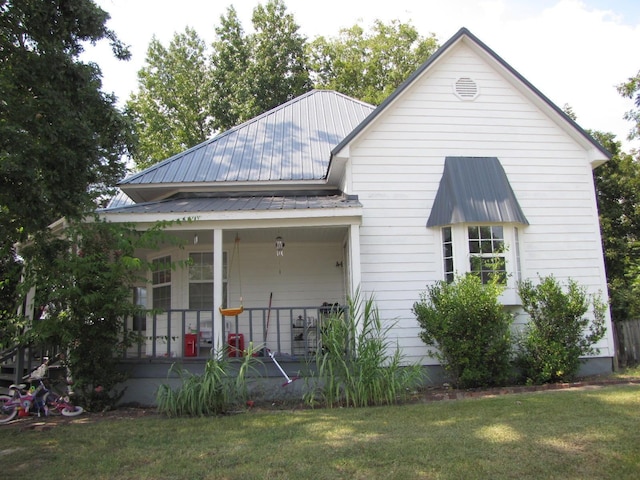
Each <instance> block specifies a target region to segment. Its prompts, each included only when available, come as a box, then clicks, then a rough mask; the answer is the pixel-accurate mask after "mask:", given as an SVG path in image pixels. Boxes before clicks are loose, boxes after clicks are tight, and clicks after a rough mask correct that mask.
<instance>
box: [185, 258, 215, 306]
mask: <svg viewBox="0 0 640 480" xmlns="http://www.w3.org/2000/svg"><path fill="white" fill-rule="evenodd" d="M189 309H190V310H212V309H213V253H211V252H198V253H190V254H189Z"/></svg>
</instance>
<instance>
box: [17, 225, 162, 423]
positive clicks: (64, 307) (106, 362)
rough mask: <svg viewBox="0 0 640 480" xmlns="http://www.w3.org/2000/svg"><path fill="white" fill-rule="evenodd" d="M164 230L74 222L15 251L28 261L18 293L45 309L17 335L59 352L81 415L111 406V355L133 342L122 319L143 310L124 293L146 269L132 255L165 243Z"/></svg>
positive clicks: (114, 368) (116, 378)
mask: <svg viewBox="0 0 640 480" xmlns="http://www.w3.org/2000/svg"><path fill="white" fill-rule="evenodd" d="M90 220H91V219H90ZM167 225H168V224H167V223H166V222H164V223H163V222H158V223H157V224H155V225H154V226H153V227H151V228H149V229H148V230H146V231H136V230H135V228H134V226H132V225H127V224H114V223H109V222H106V221H102V220H100V219H99V218H97V217H94V218H93V219H92V221H85V220H74V221H71V222H70V223H69V224H68V226H67V228H66V229H65V230H64V232H63V233H62V234H61V235H57V236H52V235H51V234H50V233H49V232H42V233H39V234H38V235H37V237H36V238H35V241H34V242H32V243H30V244H29V245H26V246H25V247H24V249H23V252H24V253H25V254H26V255H27V256H28V258H29V259H30V261H29V262H27V263H26V264H25V270H24V277H25V278H24V283H23V288H25V289H31V288H33V289H35V292H36V299H35V301H36V305H40V306H46V307H47V310H46V311H47V314H46V315H44V316H43V318H40V319H36V321H34V323H33V326H32V327H33V328H31V329H30V330H28V331H27V333H26V334H25V336H26V337H27V338H28V339H29V340H30V341H32V342H34V343H36V344H39V345H53V346H57V347H59V348H60V349H61V351H62V352H64V353H65V354H66V355H67V360H68V363H69V366H70V370H71V374H72V376H73V381H74V383H73V390H74V393H75V394H76V396H77V398H78V401H79V402H80V403H81V404H82V405H84V406H85V407H87V408H88V409H89V410H92V411H99V410H102V409H104V408H110V407H113V406H114V405H115V403H116V402H117V400H118V399H119V398H120V396H121V393H122V391H119V390H118V384H119V383H120V382H121V381H123V380H124V379H125V376H124V375H123V372H122V371H121V370H120V369H119V368H118V362H119V358H120V357H121V355H122V352H123V349H124V348H127V347H128V346H129V345H130V344H131V343H132V342H133V341H135V338H133V337H132V335H130V334H129V332H126V334H125V325H126V324H125V322H126V320H127V319H130V318H132V317H134V316H135V315H139V314H145V313H147V312H146V311H145V310H144V309H143V308H142V307H140V306H138V305H136V304H135V303H134V301H133V298H132V295H131V292H132V289H133V287H134V286H135V285H139V284H140V283H141V282H145V281H146V280H145V272H146V271H148V268H149V264H148V263H147V262H145V261H143V260H142V259H141V258H139V257H136V256H135V252H136V251H137V250H139V249H154V248H158V245H159V244H160V243H161V242H166V241H171V239H170V238H169V236H168V235H166V234H165V233H164V229H166V227H167Z"/></svg>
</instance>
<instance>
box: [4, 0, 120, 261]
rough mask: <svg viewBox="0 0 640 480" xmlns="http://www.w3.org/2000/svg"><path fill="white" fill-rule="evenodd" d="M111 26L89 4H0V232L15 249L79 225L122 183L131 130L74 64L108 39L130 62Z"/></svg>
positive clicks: (89, 72)
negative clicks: (41, 233) (54, 227)
mask: <svg viewBox="0 0 640 480" xmlns="http://www.w3.org/2000/svg"><path fill="white" fill-rule="evenodd" d="M108 18H109V16H108V14H107V13H106V12H104V11H103V10H101V9H100V8H98V7H97V6H96V5H95V4H94V3H93V2H92V1H90V0H67V1H65V2H51V1H36V0H34V1H29V2H25V1H16V0H5V1H3V2H1V3H0V62H1V66H0V99H2V100H1V101H0V229H2V231H3V232H5V235H7V236H8V237H10V238H11V239H12V240H13V241H16V240H20V239H24V238H25V236H26V235H28V234H29V233H32V232H35V231H37V230H39V229H42V228H44V227H46V226H47V225H48V224H50V223H51V222H53V221H54V220H56V219H58V218H60V217H63V216H66V217H76V218H77V217H78V216H80V215H81V214H82V213H83V212H84V211H85V210H86V209H87V207H90V206H91V205H92V203H91V202H92V200H94V199H95V198H96V197H97V196H99V195H100V194H102V193H103V191H104V187H105V186H110V185H113V184H114V183H115V181H117V180H119V179H120V178H121V177H122V175H123V173H124V165H123V164H122V162H121V160H120V159H121V156H122V155H123V154H124V153H125V152H126V151H127V148H128V146H129V144H130V142H129V140H130V139H129V137H128V136H127V132H128V124H127V123H126V122H125V119H124V117H123V116H122V115H121V114H120V112H119V111H118V110H117V108H116V105H115V98H114V97H113V96H112V95H107V94H105V93H103V92H101V91H100V88H101V77H100V70H99V68H98V66H97V65H95V64H91V63H83V62H81V61H80V60H79V59H78V56H79V55H80V53H81V52H82V51H83V43H84V42H93V43H95V42H97V41H99V40H101V39H105V38H106V39H109V40H110V41H111V43H112V46H113V50H114V54H115V55H116V56H117V57H118V58H121V59H124V58H128V52H127V51H126V49H125V48H124V47H123V46H122V44H120V43H119V42H118V40H117V38H116V37H115V34H114V33H113V32H112V31H110V30H108V29H107V28H106V27H105V22H106V21H107V19H108ZM5 240H6V238H5ZM5 254H6V251H5Z"/></svg>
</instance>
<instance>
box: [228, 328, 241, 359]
mask: <svg viewBox="0 0 640 480" xmlns="http://www.w3.org/2000/svg"><path fill="white" fill-rule="evenodd" d="M227 345H229V356H230V357H241V356H242V355H243V353H242V352H244V334H242V333H230V334H229V335H228V336H227Z"/></svg>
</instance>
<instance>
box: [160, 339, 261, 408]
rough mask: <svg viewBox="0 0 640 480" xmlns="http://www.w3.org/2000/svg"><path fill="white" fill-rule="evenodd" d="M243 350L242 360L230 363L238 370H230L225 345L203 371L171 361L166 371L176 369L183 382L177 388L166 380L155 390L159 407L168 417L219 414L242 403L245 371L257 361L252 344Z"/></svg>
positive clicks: (245, 392) (250, 368)
mask: <svg viewBox="0 0 640 480" xmlns="http://www.w3.org/2000/svg"><path fill="white" fill-rule="evenodd" d="M244 353H245V354H244V356H243V357H242V362H240V363H238V364H237V365H236V364H235V363H234V364H233V366H234V367H235V366H237V367H238V371H237V372H235V371H232V362H230V361H229V358H228V353H227V351H226V350H225V349H220V351H219V353H218V354H217V355H214V356H213V357H212V358H210V359H208V360H207V363H206V364H205V368H204V373H202V375H198V374H194V373H191V372H189V371H188V370H186V369H184V368H182V367H181V366H180V365H178V364H173V365H172V366H171V369H170V370H169V374H171V372H172V371H174V370H175V371H176V373H177V374H178V376H179V377H180V380H181V382H182V384H181V385H180V387H178V388H176V389H172V388H171V386H170V385H168V384H166V383H165V384H162V385H160V387H159V388H158V391H157V393H156V403H157V406H158V411H159V412H160V413H163V414H165V415H167V416H170V417H179V416H205V415H219V414H222V413H225V412H227V411H229V409H230V408H232V407H233V406H236V405H238V404H241V403H243V402H244V400H246V398H247V386H246V385H247V383H246V378H247V373H248V372H249V371H250V370H252V369H253V365H254V364H255V363H258V362H259V360H258V359H256V358H255V357H254V353H255V350H254V349H253V346H252V345H250V346H249V348H248V350H246V351H245V352H244Z"/></svg>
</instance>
